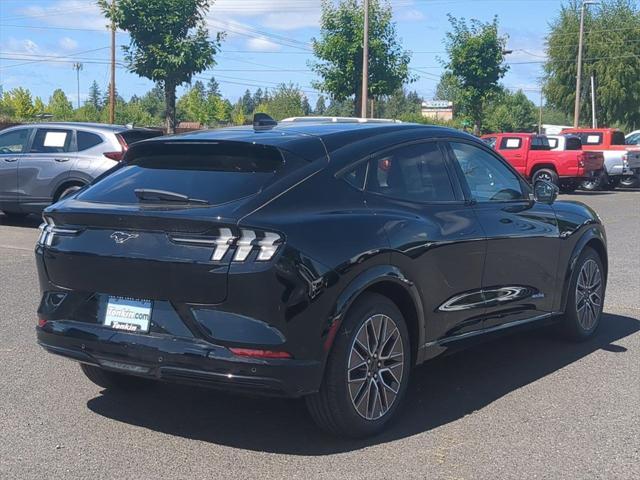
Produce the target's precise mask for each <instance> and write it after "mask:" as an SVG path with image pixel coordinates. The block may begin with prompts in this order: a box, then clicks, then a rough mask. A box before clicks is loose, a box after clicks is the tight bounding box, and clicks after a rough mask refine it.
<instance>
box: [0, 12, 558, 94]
mask: <svg viewBox="0 0 640 480" xmlns="http://www.w3.org/2000/svg"><path fill="white" fill-rule="evenodd" d="M562 3H563V2H562V0H392V1H391V4H392V6H393V10H394V17H395V21H396V23H397V29H398V33H399V36H400V37H401V38H402V41H403V44H404V47H405V48H406V49H408V50H411V51H413V52H414V54H413V57H412V58H413V59H412V62H411V67H412V68H413V69H415V70H414V73H416V74H417V75H418V76H419V77H420V78H419V79H418V80H417V81H416V82H415V83H414V84H412V85H411V86H410V88H411V89H415V90H416V91H417V92H418V93H419V94H420V95H422V96H424V97H425V98H426V99H429V98H431V97H432V96H433V93H434V88H435V86H436V84H437V82H438V77H439V74H440V73H441V71H442V67H441V65H440V62H439V61H438V58H439V57H443V56H444V52H443V50H444V46H443V39H444V36H445V33H446V31H447V30H448V29H449V23H448V21H447V14H449V13H450V14H452V15H454V16H456V17H465V18H477V19H480V20H485V21H488V20H491V18H493V16H494V15H498V18H499V22H500V29H501V32H502V33H503V34H507V35H508V36H509V41H508V48H509V49H511V50H513V51H514V52H513V53H512V54H511V55H509V57H508V59H509V63H510V65H511V68H510V71H509V73H508V74H507V75H506V77H505V78H504V81H503V83H504V84H505V85H506V86H507V87H509V88H511V89H517V88H522V89H523V90H524V91H525V93H526V94H527V95H528V96H529V97H530V98H531V99H533V100H534V101H535V102H536V103H537V102H538V101H539V91H538V89H539V78H540V76H541V63H540V62H542V61H543V60H544V38H545V36H546V34H547V32H548V24H549V22H550V21H551V20H552V19H553V18H554V17H555V16H556V14H557V12H558V10H559V8H560V6H561V4H562ZM319 5H320V1H319V0H217V1H216V2H215V3H214V4H213V6H212V8H211V10H210V12H209V15H208V17H207V21H208V24H209V29H210V32H214V31H218V30H223V31H226V32H227V37H226V39H225V41H224V43H223V45H222V51H221V53H220V54H219V55H218V56H217V62H218V64H217V65H216V66H215V67H214V68H213V69H212V70H211V71H209V72H205V73H202V74H200V75H199V76H198V77H200V78H202V79H203V80H206V79H208V78H209V77H210V76H211V75H215V77H216V79H217V80H218V81H219V83H220V86H221V90H222V93H223V94H224V95H225V96H227V97H229V98H231V99H232V100H233V99H237V98H238V97H239V96H241V95H242V93H243V92H244V90H245V89H246V88H249V89H251V90H255V89H256V88H257V87H258V86H261V87H262V88H263V89H264V88H269V87H274V86H275V85H277V84H278V83H280V82H294V83H297V84H299V86H300V87H301V88H302V89H303V91H305V93H306V94H307V96H308V97H309V99H310V101H311V102H312V104H313V103H314V102H315V100H316V98H317V95H318V92H316V91H315V90H314V89H313V88H312V87H311V82H312V81H313V80H314V78H315V76H314V74H313V73H312V72H311V71H309V68H308V65H307V62H308V61H309V60H310V59H311V58H312V55H311V53H310V45H309V41H310V39H311V38H312V37H314V36H317V35H318V31H319V19H320V6H319ZM106 23H107V22H106V20H105V19H104V18H103V17H102V16H101V14H100V11H99V9H98V7H97V6H96V4H95V2H94V1H93V0H0V84H2V86H3V88H4V89H5V90H9V89H11V88H15V87H18V86H22V87H26V88H29V89H30V90H31V92H32V93H33V95H34V96H40V97H42V98H43V99H44V101H45V102H46V101H47V100H48V98H49V96H50V95H51V92H52V91H53V90H54V89H56V88H62V89H63V90H64V91H65V92H66V93H67V95H68V96H69V98H70V99H72V100H73V101H74V105H75V102H76V98H77V95H76V90H77V87H76V72H75V71H74V70H73V67H72V65H73V62H74V61H79V62H81V63H83V69H82V71H81V72H80V97H81V100H82V99H84V98H86V96H87V91H88V89H89V86H90V84H91V82H92V81H93V80H96V81H97V82H98V84H99V86H100V88H101V89H102V90H104V89H105V88H106V86H107V84H108V81H109V65H108V61H109V58H110V57H109V55H110V54H109V45H110V37H109V34H108V31H107V30H106V27H105V26H106ZM116 38H117V43H118V44H119V45H123V44H126V43H128V36H127V35H126V34H125V33H118V35H117V37H116ZM122 56H123V54H122V51H121V50H120V49H118V51H117V57H118V59H120V60H121V59H122ZM116 85H117V88H118V92H119V93H120V94H121V95H122V96H123V97H124V98H125V99H129V97H131V95H133V94H138V95H140V94H143V93H144V92H146V91H147V90H148V89H150V88H151V87H152V83H151V82H150V81H148V80H146V79H144V78H140V77H138V76H136V75H134V74H132V73H129V72H127V71H126V69H125V68H124V67H121V68H118V70H117V78H116Z"/></svg>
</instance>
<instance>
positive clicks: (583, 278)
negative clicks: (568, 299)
mask: <svg viewBox="0 0 640 480" xmlns="http://www.w3.org/2000/svg"><path fill="white" fill-rule="evenodd" d="M602 290H603V285H602V274H601V273H600V267H599V266H598V264H597V263H596V261H595V260H593V259H589V260H587V261H586V262H584V264H583V265H582V268H581V269H580V273H579V274H578V281H577V283H576V312H577V314H578V322H579V323H580V326H581V327H582V328H583V329H584V330H586V331H589V330H591V329H592V328H593V327H594V325H595V324H596V322H597V320H598V315H599V314H600V309H601V308H602Z"/></svg>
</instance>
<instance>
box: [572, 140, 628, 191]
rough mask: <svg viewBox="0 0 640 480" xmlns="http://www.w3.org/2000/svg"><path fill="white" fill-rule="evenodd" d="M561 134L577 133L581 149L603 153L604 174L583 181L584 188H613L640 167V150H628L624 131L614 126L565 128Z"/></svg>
mask: <svg viewBox="0 0 640 480" xmlns="http://www.w3.org/2000/svg"><path fill="white" fill-rule="evenodd" d="M562 133H563V134H571V135H578V136H579V137H580V139H581V140H582V149H583V150H591V151H598V152H602V153H603V154H604V165H605V172H606V175H603V176H601V177H598V178H594V179H592V180H590V181H585V182H584V183H583V184H582V187H583V188H585V189H586V190H595V189H597V188H603V189H608V190H611V189H614V188H616V187H617V186H618V185H620V183H621V182H622V181H623V180H624V178H625V177H627V176H632V175H633V174H634V170H636V169H640V150H639V151H630V149H629V148H628V147H627V146H626V145H625V137H624V133H622V132H621V131H620V130H618V129H616V128H565V129H564V130H562Z"/></svg>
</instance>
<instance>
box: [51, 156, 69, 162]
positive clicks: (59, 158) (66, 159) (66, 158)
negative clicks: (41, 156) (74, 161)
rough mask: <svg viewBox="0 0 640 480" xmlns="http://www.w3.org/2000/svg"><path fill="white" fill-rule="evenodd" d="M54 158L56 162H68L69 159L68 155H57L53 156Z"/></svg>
mask: <svg viewBox="0 0 640 480" xmlns="http://www.w3.org/2000/svg"><path fill="white" fill-rule="evenodd" d="M54 160H55V161H56V162H68V161H69V157H57V158H54Z"/></svg>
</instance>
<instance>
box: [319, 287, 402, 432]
mask: <svg viewBox="0 0 640 480" xmlns="http://www.w3.org/2000/svg"><path fill="white" fill-rule="evenodd" d="M383 324H384V325H386V327H387V328H386V333H385V334H384V335H386V336H384V337H383V338H384V340H383V341H382V342H376V341H373V343H372V344H369V342H367V340H366V339H367V338H370V337H368V335H367V334H371V333H372V332H373V331H374V330H373V329H378V328H380V327H382V325H383ZM389 332H391V333H389ZM370 345H371V347H373V348H369V346H370ZM410 350H411V344H410V342H409V332H408V330H407V325H406V323H405V320H404V318H403V316H402V313H400V310H399V309H398V307H397V306H396V305H395V304H394V303H393V302H392V301H391V300H389V299H388V298H387V297H385V296H383V295H379V294H376V293H365V294H363V295H361V296H360V297H359V298H358V299H357V300H356V302H355V303H354V305H353V306H352V307H351V308H350V309H349V312H348V314H347V315H346V316H345V320H344V323H343V324H342V326H341V327H340V331H339V333H338V335H337V336H336V339H335V343H334V345H333V349H332V351H331V354H330V356H329V359H328V360H327V365H326V367H325V374H324V379H323V381H322V385H321V386H320V390H319V392H318V393H315V394H313V395H310V396H308V397H307V398H306V402H307V407H308V409H309V412H310V414H311V416H312V417H313V419H314V421H315V422H316V423H317V424H318V426H319V427H320V428H322V429H323V430H325V431H328V432H330V433H332V434H334V435H339V436H345V437H354V438H357V437H365V436H370V435H374V434H376V433H378V432H380V431H381V430H383V429H384V428H385V427H386V426H387V424H388V423H389V422H390V421H391V420H392V419H393V418H394V417H395V416H396V413H397V412H398V408H399V406H400V404H401V403H402V400H403V398H404V395H405V393H406V389H407V384H408V382H409V373H410V369H411V351H410ZM372 351H373V352H375V353H372ZM379 353H380V354H381V355H380V357H384V358H385V360H381V358H378V356H379V355H378V354H379ZM374 355H375V356H374ZM367 360H368V362H367ZM385 366H386V368H385ZM381 367H382V368H381ZM379 368H381V369H380V370H378V369H379ZM378 372H380V373H378ZM350 379H351V382H349V380H350ZM385 385H387V386H386V387H385ZM378 388H381V389H382V390H381V391H382V392H384V398H383V397H382V396H381V395H378V394H376V392H377V391H378ZM394 392H395V393H394ZM371 395H373V401H372V402H369V399H370V398H371Z"/></svg>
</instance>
